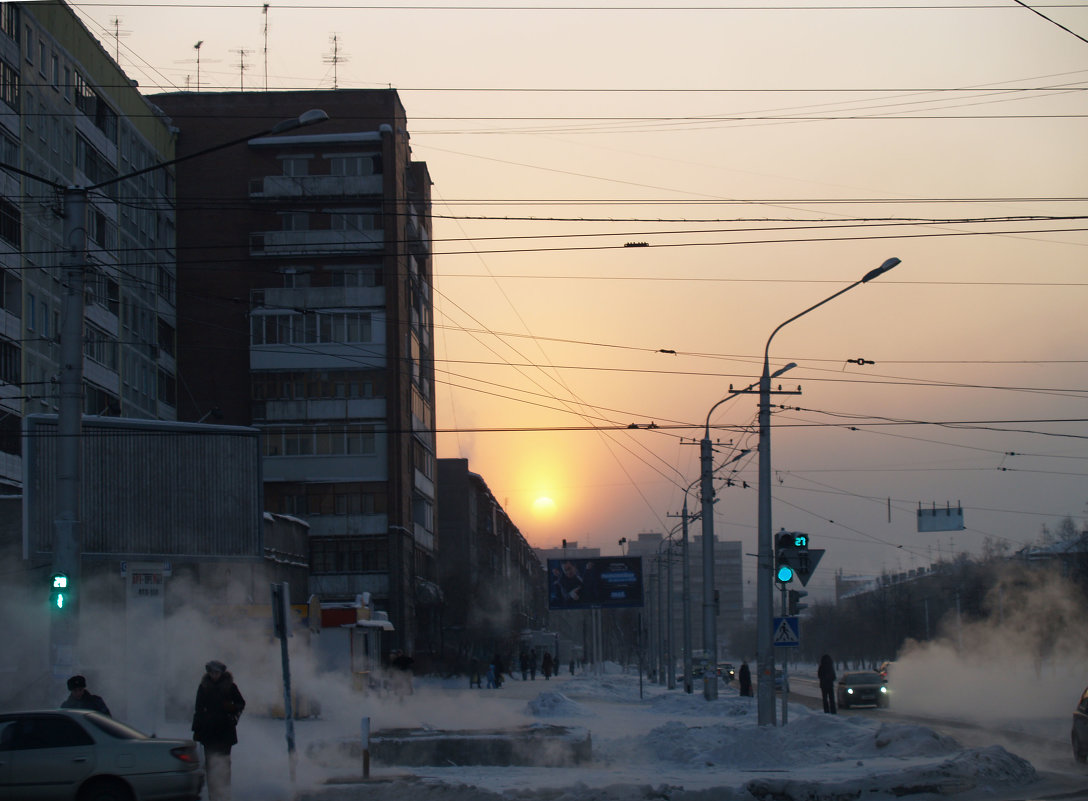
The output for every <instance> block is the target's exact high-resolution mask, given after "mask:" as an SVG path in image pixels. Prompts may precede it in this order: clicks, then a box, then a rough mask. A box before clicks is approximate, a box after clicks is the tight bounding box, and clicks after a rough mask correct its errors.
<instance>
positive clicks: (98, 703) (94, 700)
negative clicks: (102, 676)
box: [60, 676, 113, 718]
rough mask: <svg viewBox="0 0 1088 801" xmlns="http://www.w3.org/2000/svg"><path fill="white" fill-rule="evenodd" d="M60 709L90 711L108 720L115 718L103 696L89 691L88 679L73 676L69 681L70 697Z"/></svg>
mask: <svg viewBox="0 0 1088 801" xmlns="http://www.w3.org/2000/svg"><path fill="white" fill-rule="evenodd" d="M60 708H61V709H90V710H92V711H94V712H98V713H100V714H102V715H105V716H106V717H108V718H111V717H113V715H111V714H110V708H109V707H108V706H106V702H105V701H103V700H102V696H101V695H95V694H94V693H92V692H91V691H90V690H88V689H87V679H85V678H84V677H83V676H72V678H70V679H68V697H67V698H65V699H64V702H63V703H62V704H61V705H60Z"/></svg>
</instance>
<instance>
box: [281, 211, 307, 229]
mask: <svg viewBox="0 0 1088 801" xmlns="http://www.w3.org/2000/svg"><path fill="white" fill-rule="evenodd" d="M280 220H281V221H282V223H283V230H284V231H309V230H310V215H309V214H307V213H306V212H304V211H288V212H284V213H283V214H280Z"/></svg>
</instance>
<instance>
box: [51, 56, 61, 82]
mask: <svg viewBox="0 0 1088 801" xmlns="http://www.w3.org/2000/svg"><path fill="white" fill-rule="evenodd" d="M52 65H53V68H52V71H51V75H50V79H51V80H52V82H53V88H54V89H56V90H58V91H59V90H60V59H58V58H57V57H56V56H53V59H52Z"/></svg>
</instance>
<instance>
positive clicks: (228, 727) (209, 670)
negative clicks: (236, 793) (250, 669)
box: [193, 659, 246, 801]
mask: <svg viewBox="0 0 1088 801" xmlns="http://www.w3.org/2000/svg"><path fill="white" fill-rule="evenodd" d="M204 671H205V672H204V677H203V678H202V679H201V680H200V686H198V687H197V689H196V704H195V706H194V709H193V739H194V740H196V741H197V742H198V743H200V744H201V745H202V746H204V770H205V773H206V774H207V779H208V801H230V749H231V748H232V747H233V746H234V745H236V744H237V743H238V730H237V727H238V718H240V717H241V716H242V710H244V709H245V708H246V702H245V699H244V698H242V693H241V692H240V691H239V690H238V685H237V684H235V683H234V677H233V676H232V675H231V674H230V671H228V670H227V666H226V665H224V664H223V663H222V662H220V661H218V660H216V659H213V660H212V661H211V662H209V663H208V664H206V665H205V666H204Z"/></svg>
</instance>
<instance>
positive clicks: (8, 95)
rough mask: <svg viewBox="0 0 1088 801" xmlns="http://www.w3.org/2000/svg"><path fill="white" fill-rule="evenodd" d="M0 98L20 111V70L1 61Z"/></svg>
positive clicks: (17, 111)
mask: <svg viewBox="0 0 1088 801" xmlns="http://www.w3.org/2000/svg"><path fill="white" fill-rule="evenodd" d="M0 100H3V101H4V103H6V104H7V105H8V106H9V107H11V109H12V110H13V111H14V112H15V113H16V114H18V113H19V70H17V69H15V67H13V66H11V65H10V64H8V63H7V62H6V61H0Z"/></svg>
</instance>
